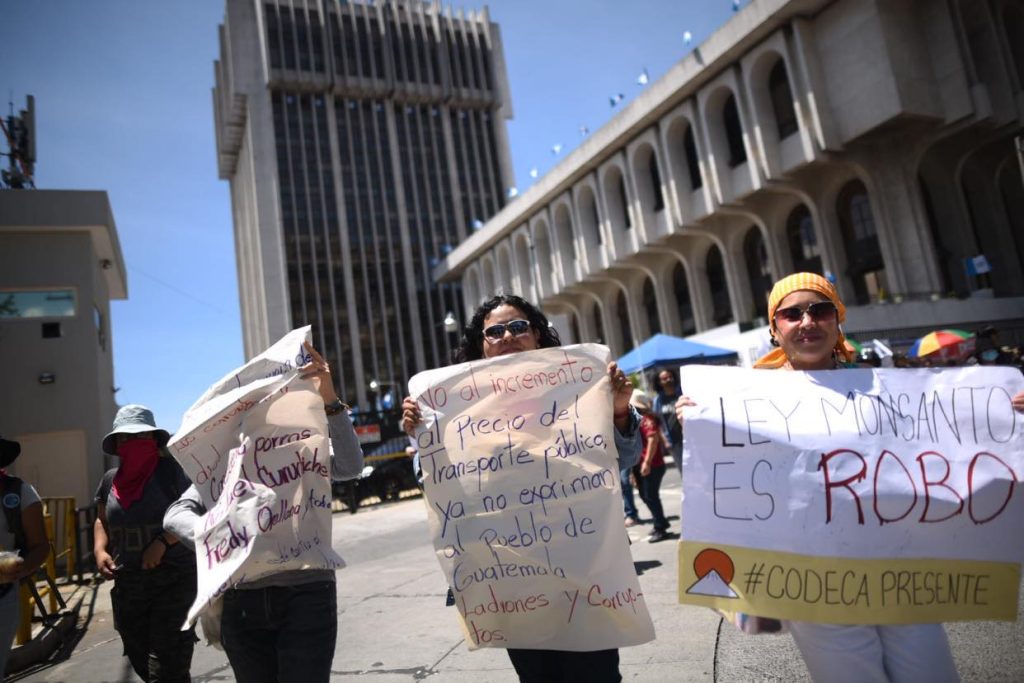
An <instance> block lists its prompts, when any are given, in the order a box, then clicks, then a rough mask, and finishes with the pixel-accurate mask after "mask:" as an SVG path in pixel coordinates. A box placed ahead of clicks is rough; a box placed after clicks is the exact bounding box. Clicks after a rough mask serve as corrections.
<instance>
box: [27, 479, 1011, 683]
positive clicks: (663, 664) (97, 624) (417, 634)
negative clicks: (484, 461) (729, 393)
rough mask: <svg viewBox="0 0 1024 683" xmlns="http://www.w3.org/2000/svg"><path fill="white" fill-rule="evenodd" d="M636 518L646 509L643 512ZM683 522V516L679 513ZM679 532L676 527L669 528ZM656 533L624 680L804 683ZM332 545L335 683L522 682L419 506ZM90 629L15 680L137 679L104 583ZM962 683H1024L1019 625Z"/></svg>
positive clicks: (670, 504)
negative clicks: (680, 595)
mask: <svg viewBox="0 0 1024 683" xmlns="http://www.w3.org/2000/svg"><path fill="white" fill-rule="evenodd" d="M662 496H663V500H664V501H665V502H666V503H667V504H666V510H667V511H678V502H677V501H678V500H679V478H678V475H676V474H675V473H674V471H671V469H670V472H669V474H668V475H667V476H666V479H665V485H664V487H663V489H662ZM641 511H642V512H643V511H645V510H644V508H643V506H642V505H641ZM676 514H678V512H677V513H676ZM672 526H673V530H678V520H677V519H675V518H674V517H673V518H672ZM649 529H650V527H649V526H640V527H633V528H632V529H630V530H629V531H630V535H631V537H632V539H633V546H632V552H633V559H634V561H635V562H636V563H637V565H638V567H639V568H640V569H641V571H642V574H641V576H640V583H641V585H642V587H643V590H644V594H645V596H646V598H647V603H648V606H649V608H650V611H651V614H652V616H653V619H654V624H655V628H656V631H657V636H658V637H657V639H656V640H655V641H653V642H651V643H647V644H645V645H641V646H638V647H633V648H627V649H623V650H622V651H621V658H622V666H621V670H622V674H623V678H624V679H625V680H626V681H652V682H659V681H712V680H719V681H806V680H808V678H807V673H806V670H805V669H804V667H803V664H802V663H801V661H800V658H799V656H798V654H797V652H796V648H795V646H794V645H793V641H792V639H791V638H790V637H789V636H761V637H751V636H744V635H742V634H740V633H738V632H737V631H736V629H734V628H733V627H731V626H730V625H728V624H725V625H722V626H721V628H719V621H720V620H719V619H718V617H717V616H716V615H715V614H714V613H712V612H711V611H710V610H707V609H703V608H695V607H687V606H682V605H679V604H677V601H676V559H675V553H676V544H675V543H674V542H673V541H666V542H662V543H656V544H649V543H646V542H644V540H643V539H644V537H645V536H646V534H647V533H648V532H649ZM334 547H335V548H336V549H337V550H338V551H339V552H340V553H341V555H342V557H344V558H345V560H346V561H347V562H348V564H349V566H348V567H347V568H346V569H344V570H342V571H341V572H339V574H338V611H339V617H338V618H339V636H338V644H337V650H336V653H335V658H334V669H333V671H334V673H333V675H332V677H331V680H332V681H354V680H357V679H360V678H366V679H369V680H371V681H373V683H398V682H407V681H418V680H424V679H429V680H435V681H443V682H444V683H448V682H449V681H450V682H453V683H469V682H470V681H472V682H473V683H481V682H486V683H491V682H493V683H503V682H506V681H507V682H511V681H515V680H516V677H515V674H514V672H513V670H512V667H511V665H510V664H509V661H508V657H507V656H506V655H505V652H504V650H488V649H484V650H478V651H475V652H470V651H469V650H467V648H466V646H465V644H464V643H463V640H462V634H461V631H460V629H459V626H458V620H457V616H456V614H455V612H454V608H446V607H444V595H445V584H444V579H443V576H442V574H441V570H440V568H439V566H438V564H437V561H436V560H435V559H434V556H433V550H432V547H431V545H430V543H429V540H428V537H427V524H426V516H425V512H424V509H423V502H422V499H420V498H411V499H407V500H403V501H400V502H398V503H392V504H389V505H376V506H371V507H367V508H361V509H360V510H359V512H358V514H355V515H350V514H348V513H347V512H339V513H335V515H334ZM81 592H82V593H85V595H86V597H87V598H89V599H90V601H91V609H90V603H88V602H87V603H86V604H85V605H84V606H83V608H82V616H83V617H84V618H88V628H87V630H86V633H85V634H84V636H83V637H82V638H81V640H80V641H79V642H78V643H77V644H76V646H75V648H74V650H73V652H72V654H71V657H70V658H69V659H67V660H66V661H63V662H61V663H58V664H55V665H50V666H48V667H45V668H42V669H39V670H36V671H34V672H31V673H28V674H20V675H18V676H15V677H12V678H10V679H8V680H20V681H53V682H56V681H76V682H82V683H101V682H103V683H106V682H108V681H109V682H113V681H133V680H137V679H136V678H135V677H134V674H132V673H131V671H130V669H129V668H128V666H127V659H125V658H122V657H121V656H120V655H121V645H120V641H119V640H118V638H117V634H116V633H115V632H114V631H113V629H112V623H111V618H110V598H109V584H105V585H103V586H101V587H100V588H99V589H98V590H96V591H81ZM949 632H950V637H951V640H952V643H953V648H954V655H955V656H956V660H957V665H958V667H959V669H960V672H961V675H962V676H963V678H964V680H965V681H986V682H987V681H1020V680H1024V633H1022V630H1021V621H1020V620H1019V619H1018V621H1017V623H1015V624H1006V623H970V624H955V625H953V626H951V627H950V628H949ZM192 674H193V680H194V681H198V682H204V681H231V680H233V676H232V674H231V669H230V667H229V666H228V664H227V659H226V657H225V656H224V653H223V652H221V651H219V650H215V649H213V648H210V647H207V646H205V645H202V644H200V645H198V646H197V648H196V654H195V657H194V658H193V663H192Z"/></svg>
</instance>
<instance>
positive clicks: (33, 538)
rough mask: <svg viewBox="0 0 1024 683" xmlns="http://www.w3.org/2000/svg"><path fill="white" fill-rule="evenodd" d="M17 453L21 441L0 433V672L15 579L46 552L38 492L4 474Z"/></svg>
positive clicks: (11, 628)
mask: <svg viewBox="0 0 1024 683" xmlns="http://www.w3.org/2000/svg"><path fill="white" fill-rule="evenodd" d="M20 453H21V444H19V443H18V442H17V441H8V440H7V439H4V438H2V437H0V496H2V502H3V509H4V515H3V519H0V551H2V552H0V675H2V674H3V671H4V669H5V668H6V667H7V654H8V652H9V651H10V649H11V643H12V642H13V641H14V633H15V631H16V630H17V628H18V616H19V611H20V610H19V605H18V582H19V581H20V580H21V579H23V578H25V577H27V576H31V575H32V574H34V573H35V571H36V570H37V569H39V567H41V566H42V564H43V562H44V561H45V560H46V556H47V555H49V554H50V541H49V540H48V539H47V538H46V528H45V527H44V526H43V503H42V501H40V499H39V494H38V493H36V490H35V488H33V486H32V485H31V484H29V483H27V482H24V481H22V480H21V479H18V478H17V477H12V476H10V475H8V474H7V468H8V467H10V465H11V463H13V462H14V460H15V459H16V458H17V457H18V455H19V454H20ZM15 553H20V554H19V555H15Z"/></svg>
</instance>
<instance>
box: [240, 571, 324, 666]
mask: <svg viewBox="0 0 1024 683" xmlns="http://www.w3.org/2000/svg"><path fill="white" fill-rule="evenodd" d="M220 636H221V642H222V643H223V644H224V651H225V652H226V653H227V655H228V661H229V662H231V669H232V670H233V671H234V673H235V679H236V680H237V681H238V683H288V682H290V681H299V682H301V683H327V681H328V680H330V677H331V662H332V661H334V647H335V643H336V642H337V640H338V593H337V590H336V587H335V584H334V581H315V582H313V583H303V584H299V585H297V586H269V587H267V588H235V589H232V590H229V591H227V592H226V593H225V594H224V616H223V617H222V618H221V622H220Z"/></svg>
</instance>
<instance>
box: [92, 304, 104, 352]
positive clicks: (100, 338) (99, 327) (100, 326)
mask: <svg viewBox="0 0 1024 683" xmlns="http://www.w3.org/2000/svg"><path fill="white" fill-rule="evenodd" d="M92 321H93V323H95V325H96V341H97V342H99V345H100V348H101V349H103V350H104V351H106V350H107V329H106V324H105V322H104V320H103V313H102V312H101V311H100V307H99V306H93V307H92Z"/></svg>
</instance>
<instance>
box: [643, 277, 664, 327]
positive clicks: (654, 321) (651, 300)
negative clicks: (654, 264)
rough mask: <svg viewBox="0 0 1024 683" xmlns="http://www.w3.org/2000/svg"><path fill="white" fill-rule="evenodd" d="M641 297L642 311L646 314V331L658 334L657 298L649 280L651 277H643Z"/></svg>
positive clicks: (659, 320)
mask: <svg viewBox="0 0 1024 683" xmlns="http://www.w3.org/2000/svg"><path fill="white" fill-rule="evenodd" d="M643 297H644V301H643V305H644V312H645V313H646V314H647V332H648V334H658V333H659V332H661V319H660V318H659V317H658V299H657V298H656V297H655V296H654V283H653V282H651V278H644V291H643Z"/></svg>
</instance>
